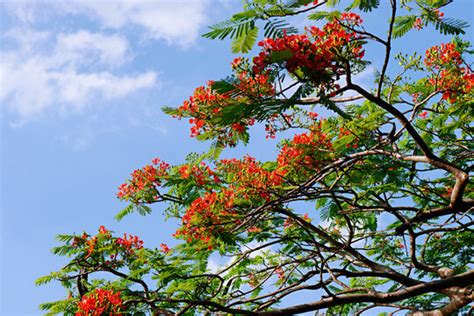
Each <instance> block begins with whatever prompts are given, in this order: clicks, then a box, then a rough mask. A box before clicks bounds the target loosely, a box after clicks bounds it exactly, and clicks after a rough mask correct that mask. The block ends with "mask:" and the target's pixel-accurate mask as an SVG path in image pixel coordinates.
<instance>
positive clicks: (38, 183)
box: [0, 0, 473, 315]
mask: <svg viewBox="0 0 474 316" xmlns="http://www.w3.org/2000/svg"><path fill="white" fill-rule="evenodd" d="M240 3H241V2H240V1H239V0H235V1H233V0H227V1H224V0H200V1H199V0H196V1H190V0H186V1H185V0H183V1H173V2H171V1H166V0H163V1H160V0H156V1H153V0H133V1H131V0H123V1H119V0H117V1H111V0H95V1H93V0H67V1H66V0H64V1H62V0H54V1H53V0H51V1H39V0H38V1H33V0H32V1H26V0H17V1H13V0H11V1H5V0H0V109H1V112H0V122H1V123H0V124H1V158H0V159H1V181H2V182H1V190H0V194H1V195H0V200H1V260H0V264H1V275H0V279H1V280H2V282H1V288H0V298H1V301H0V314H2V315H38V310H37V306H38V304H39V303H41V302H45V301H50V300H56V299H60V298H62V297H64V296H65V295H66V294H65V292H64V291H63V290H62V289H61V288H60V287H59V286H57V285H55V284H52V285H51V286H46V287H40V288H37V287H35V286H34V280H35V279H36V278H38V277H39V276H41V275H44V274H47V273H49V272H50V271H52V270H55V269H58V268H60V267H61V265H64V264H65V262H66V261H65V260H64V259H62V258H58V257H55V256H53V255H52V254H51V253H50V251H49V249H50V248H52V247H53V246H55V245H57V243H56V242H55V241H54V236H55V235H56V234H58V233H70V232H77V233H79V232H82V231H83V230H86V231H89V232H94V231H96V230H97V228H98V226H100V225H106V226H107V227H110V228H111V229H113V230H115V231H116V232H117V233H119V234H121V233H123V232H125V231H126V232H130V233H133V234H138V235H140V236H141V237H142V238H143V239H144V240H145V243H146V245H147V246H150V247H155V246H158V245H159V244H160V243H161V242H167V243H170V245H172V243H173V241H172V240H171V238H170V236H171V234H172V233H173V232H174V230H175V228H176V226H175V225H176V224H175V223H172V222H168V223H164V222H163V217H162V214H161V212H160V207H157V208H156V212H155V213H153V214H152V215H151V216H149V217H146V218H143V217H140V216H135V215H132V216H130V217H127V218H125V219H124V221H123V222H120V223H117V222H115V221H114V220H113V216H114V215H115V214H116V213H117V212H118V211H119V210H121V209H122V208H123V207H125V206H126V205H125V204H123V203H120V202H119V201H117V200H116V199H115V194H116V189H117V187H118V186H119V185H120V184H121V183H122V182H123V181H124V180H125V179H126V178H127V177H128V175H129V173H130V172H131V171H132V170H133V169H136V168H138V167H140V166H142V165H144V164H145V163H148V162H149V161H150V160H151V159H152V158H154V157H157V156H158V157H161V158H163V159H164V160H166V161H168V162H170V163H175V164H177V163H180V162H182V161H183V157H184V156H185V155H186V154H187V153H189V152H190V151H197V152H202V151H204V150H206V148H207V147H206V145H205V144H200V143H197V142H196V141H195V140H193V139H190V138H189V137H188V135H189V130H188V126H187V124H186V123H185V122H183V121H176V120H174V119H172V118H170V117H167V116H165V115H164V114H163V113H162V111H161V109H160V108H161V107H162V106H164V105H169V106H178V105H180V103H181V102H182V101H183V100H185V99H187V98H188V96H189V95H190V94H191V93H192V91H193V89H194V88H195V87H196V86H199V85H202V84H204V83H205V82H206V80H208V79H219V78H223V77H225V76H226V75H227V74H228V73H229V63H230V61H231V60H232V59H233V58H234V57H235V56H233V55H231V54H230V49H229V43H228V42H225V41H224V42H220V41H209V40H206V39H203V38H201V37H200V35H201V34H203V33H204V32H205V31H206V27H207V26H208V25H210V24H213V23H215V22H218V21H221V20H223V19H225V18H227V17H229V16H230V15H231V14H232V13H235V12H236V11H237V10H238V9H239V8H240V7H241V5H240ZM458 3H459V4H458V6H457V7H454V8H453V9H450V10H451V11H450V12H451V14H452V15H459V16H460V17H463V18H464V19H465V20H469V19H471V20H472V16H470V15H469V14H471V13H470V12H472V4H473V2H472V1H470V0H461V1H458ZM469 6H470V7H469ZM469 8H470V9H469ZM447 13H449V12H447ZM372 19H373V18H372ZM380 23H382V24H381V25H385V18H383V14H379V15H378V16H377V17H375V19H374V20H372V25H370V24H369V27H372V29H375V30H377V27H378V25H379V24H380ZM382 34H383V33H382ZM470 34H472V33H470ZM415 35H417V36H418V38H417V39H415V37H414V36H415ZM415 35H413V36H412V37H408V39H407V40H405V42H398V45H399V46H398V49H399V50H400V51H407V52H408V51H412V50H413V49H415V48H416V47H420V48H421V49H420V51H424V49H426V47H429V46H430V44H433V43H432V42H433V38H434V36H431V35H430V33H429V32H428V33H423V35H421V33H420V34H415ZM407 41H408V42H407ZM415 42H416V45H412V44H413V43H415ZM407 43H408V44H409V45H407ZM417 45H418V46H417ZM376 67H377V60H376V62H375V63H374V64H373V65H372V68H370V70H369V71H368V72H365V73H364V74H362V76H360V77H359V78H358V79H359V80H360V83H361V84H364V85H366V86H369V87H370V83H371V82H370V78H371V76H372V74H371V73H372V70H373V69H375V68H376ZM260 136H261V135H260ZM273 145H274V143H272V142H268V141H266V140H265V137H258V136H257V137H256V138H254V139H253V141H252V142H251V144H250V146H249V147H247V148H244V149H243V148H238V149H235V150H230V151H227V152H226V153H225V155H229V156H232V155H238V156H240V155H242V154H244V153H245V152H250V153H252V155H253V156H256V157H257V158H261V159H268V158H270V157H271V156H272V155H273V154H274V151H273V150H271V149H270V148H272V146H273ZM262 148H263V149H262ZM267 148H268V150H267ZM216 264H217V263H213V266H215V265H216Z"/></svg>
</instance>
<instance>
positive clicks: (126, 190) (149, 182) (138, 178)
mask: <svg viewBox="0 0 474 316" xmlns="http://www.w3.org/2000/svg"><path fill="white" fill-rule="evenodd" d="M169 168H170V165H169V164H167V163H166V162H164V161H161V160H160V159H159V158H155V159H153V160H152V164H151V165H146V166H145V167H143V168H141V169H137V170H135V171H133V172H132V174H131V176H132V178H131V179H130V180H129V181H127V182H126V183H124V184H122V185H120V186H119V192H118V193H117V197H118V198H120V199H122V200H133V201H134V202H141V201H148V202H149V201H150V198H149V197H145V196H138V194H137V193H139V192H144V191H148V192H149V193H150V194H151V196H152V198H153V199H154V200H156V198H155V197H154V194H153V193H154V192H155V191H154V190H155V187H156V186H159V185H160V184H161V178H163V177H165V176H167V175H168V171H169Z"/></svg>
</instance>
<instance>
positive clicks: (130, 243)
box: [115, 233, 143, 255]
mask: <svg viewBox="0 0 474 316" xmlns="http://www.w3.org/2000/svg"><path fill="white" fill-rule="evenodd" d="M115 243H116V244H117V245H118V246H119V248H120V249H121V250H122V251H123V253H125V254H126V255H133V254H134V253H135V251H137V250H140V249H142V248H143V240H141V239H140V238H138V236H133V235H130V234H129V235H128V236H127V234H125V233H124V234H123V238H120V237H119V238H117V239H116V240H115Z"/></svg>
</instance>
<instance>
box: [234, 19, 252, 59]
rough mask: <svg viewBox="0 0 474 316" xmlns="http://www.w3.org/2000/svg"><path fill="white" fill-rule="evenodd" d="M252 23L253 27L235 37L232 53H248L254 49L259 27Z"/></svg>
mask: <svg viewBox="0 0 474 316" xmlns="http://www.w3.org/2000/svg"><path fill="white" fill-rule="evenodd" d="M252 24H253V25H252V26H251V27H249V28H245V29H243V30H242V31H241V32H239V35H238V37H236V38H235V39H234V41H233V42H232V53H248V52H249V51H250V50H251V49H252V47H253V45H254V44H255V41H256V40H257V35H258V27H256V26H255V23H252Z"/></svg>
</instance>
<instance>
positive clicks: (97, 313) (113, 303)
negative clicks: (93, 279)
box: [76, 288, 125, 316]
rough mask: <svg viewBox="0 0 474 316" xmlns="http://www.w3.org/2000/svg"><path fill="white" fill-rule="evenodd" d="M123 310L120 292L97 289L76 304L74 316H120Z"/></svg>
mask: <svg viewBox="0 0 474 316" xmlns="http://www.w3.org/2000/svg"><path fill="white" fill-rule="evenodd" d="M124 310H125V309H124V306H123V301H122V298H121V296H120V292H114V291H113V290H104V289H101V288H98V289H95V290H94V291H93V292H91V293H88V294H86V295H84V296H83V297H82V299H81V300H80V301H79V302H78V303H77V312H76V316H102V315H122V313H121V312H123V311H124Z"/></svg>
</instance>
